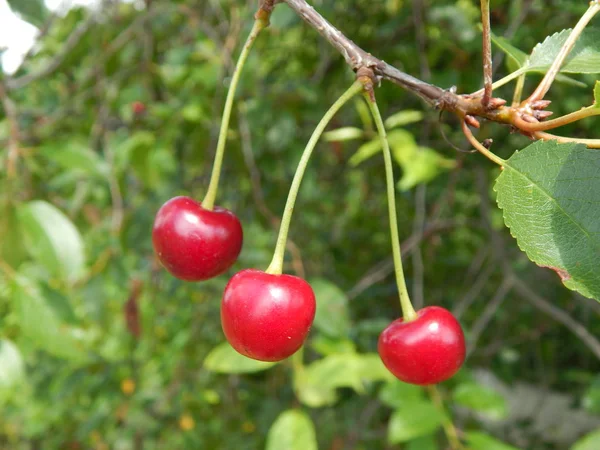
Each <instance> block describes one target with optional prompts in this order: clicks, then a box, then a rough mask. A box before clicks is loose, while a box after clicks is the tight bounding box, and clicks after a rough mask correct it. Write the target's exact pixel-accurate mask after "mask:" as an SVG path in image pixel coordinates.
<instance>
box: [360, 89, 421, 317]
mask: <svg viewBox="0 0 600 450" xmlns="http://www.w3.org/2000/svg"><path fill="white" fill-rule="evenodd" d="M365 98H366V99H367V103H368V104H369V108H370V109H371V114H372V115H373V119H374V120H375V125H376V127H377V132H378V133H379V138H380V139H381V148H382V149H383V159H384V162H385V180H386V184H387V198H388V211H389V216H390V233H391V235H392V256H393V259H394V270H395V272H396V284H397V285H398V293H399V295H400V306H401V307H402V316H403V317H404V321H405V322H409V321H411V320H415V319H416V318H417V313H416V312H415V309H414V308H413V305H412V303H411V301H410V297H409V296H408V289H407V288H406V280H405V279H404V270H403V268H402V253H401V250H400V238H399V236H398V218H397V215H396V188H395V186H394V169H393V166H392V154H391V152H390V146H389V143H388V140H387V134H386V131H385V126H384V125H383V120H382V119H381V114H380V113H379V108H378V107H377V102H376V101H375V97H374V94H373V92H368V93H365Z"/></svg>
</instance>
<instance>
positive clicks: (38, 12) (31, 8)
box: [7, 0, 50, 28]
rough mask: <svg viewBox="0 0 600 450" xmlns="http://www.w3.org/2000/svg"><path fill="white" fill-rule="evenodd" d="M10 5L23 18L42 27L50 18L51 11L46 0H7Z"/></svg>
mask: <svg viewBox="0 0 600 450" xmlns="http://www.w3.org/2000/svg"><path fill="white" fill-rule="evenodd" d="M7 1H8V5H9V6H10V8H11V9H12V10H13V12H14V13H16V14H17V15H18V16H19V17H21V19H23V20H24V21H26V22H29V23H30V24H32V25H35V26H36V27H38V28H41V27H42V26H43V25H44V23H45V22H46V20H48V17H49V15H50V14H49V12H48V8H46V5H45V3H44V0H7Z"/></svg>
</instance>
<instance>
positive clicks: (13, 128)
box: [0, 79, 21, 178]
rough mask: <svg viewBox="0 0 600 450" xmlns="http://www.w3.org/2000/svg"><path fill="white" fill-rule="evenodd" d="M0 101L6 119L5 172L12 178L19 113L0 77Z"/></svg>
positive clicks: (17, 155) (16, 149)
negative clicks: (6, 151)
mask: <svg viewBox="0 0 600 450" xmlns="http://www.w3.org/2000/svg"><path fill="white" fill-rule="evenodd" d="M0 101H1V102H2V108H3V109H4V114H5V115H6V120H7V121H8V153H7V156H6V173H7V175H8V178H14V177H15V175H16V174H17V160H18V158H19V142H20V135H21V132H20V130H19V114H18V112H17V106H16V105H15V103H14V102H13V101H12V99H11V98H10V97H9V96H8V92H7V89H6V86H5V84H3V83H2V80H1V79H0Z"/></svg>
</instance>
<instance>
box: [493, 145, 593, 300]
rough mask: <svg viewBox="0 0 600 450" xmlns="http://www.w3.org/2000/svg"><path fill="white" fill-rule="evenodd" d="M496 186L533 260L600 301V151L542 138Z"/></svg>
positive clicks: (512, 227) (507, 216)
mask: <svg viewBox="0 0 600 450" xmlns="http://www.w3.org/2000/svg"><path fill="white" fill-rule="evenodd" d="M495 190H496V192H497V194H498V197H497V200H498V205H499V206H500V208H502V209H503V211H504V221H505V223H506V225H507V226H508V227H509V228H510V231H511V234H512V235H513V236H514V237H515V238H516V239H517V243H518V244H519V247H520V248H521V249H522V250H523V251H524V252H526V253H527V256H528V257H529V259H531V260H532V261H533V262H535V263H536V264H538V265H540V266H542V267H548V268H550V269H552V270H554V271H556V273H557V274H558V275H559V276H560V277H561V279H562V281H563V283H564V284H565V286H567V287H568V288H569V289H573V290H576V291H579V292H580V293H581V294H583V295H585V296H587V297H592V298H595V299H598V300H600V265H599V264H598V261H599V258H600V221H598V217H600V200H599V199H600V152H598V151H595V150H588V149H587V148H586V147H585V146H583V145H576V144H558V143H557V142H555V141H549V142H541V141H540V142H536V143H534V144H532V145H530V146H529V147H527V148H526V149H524V150H522V151H518V152H516V153H515V154H514V155H513V156H512V157H511V158H510V159H509V160H508V161H506V164H505V166H504V170H503V172H502V174H501V175H500V177H498V180H497V182H496V186H495Z"/></svg>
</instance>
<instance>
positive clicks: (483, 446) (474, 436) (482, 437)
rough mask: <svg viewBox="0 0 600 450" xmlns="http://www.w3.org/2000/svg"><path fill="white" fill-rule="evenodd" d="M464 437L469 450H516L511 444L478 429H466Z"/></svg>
mask: <svg viewBox="0 0 600 450" xmlns="http://www.w3.org/2000/svg"><path fill="white" fill-rule="evenodd" d="M465 438H466V441H467V443H468V444H469V448H470V450H518V449H517V448H516V447H513V446H512V445H508V444H505V443H504V442H502V441H499V440H498V439H496V438H494V437H492V436H490V435H489V434H486V433H483V432H480V431H467V432H466V433H465Z"/></svg>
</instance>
